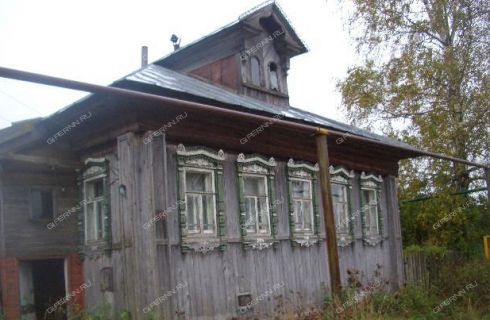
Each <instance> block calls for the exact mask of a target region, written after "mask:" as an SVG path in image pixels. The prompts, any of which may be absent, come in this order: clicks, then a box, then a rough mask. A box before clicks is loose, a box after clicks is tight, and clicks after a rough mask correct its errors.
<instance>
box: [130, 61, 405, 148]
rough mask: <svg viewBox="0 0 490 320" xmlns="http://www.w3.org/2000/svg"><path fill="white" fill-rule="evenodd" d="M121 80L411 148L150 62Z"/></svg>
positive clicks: (365, 131)
mask: <svg viewBox="0 0 490 320" xmlns="http://www.w3.org/2000/svg"><path fill="white" fill-rule="evenodd" d="M121 80H127V81H133V82H138V83H143V84H147V85H154V86H157V87H161V88H165V89H168V90H172V91H176V92H183V93H187V94H190V95H193V96H196V97H201V98H206V99H212V100H215V101H219V102H222V103H226V104H230V105H234V106H239V107H243V108H245V109H248V110H249V111H261V112H267V113H269V114H271V115H282V116H284V117H286V118H289V119H292V120H301V121H305V122H308V123H310V124H314V125H319V126H321V127H326V128H330V129H335V130H339V131H343V132H347V133H351V134H354V135H358V136H362V137H366V138H370V139H374V140H378V141H382V142H385V143H388V144H391V145H393V146H401V147H404V148H413V147H412V146H410V145H408V144H406V143H403V142H401V141H398V140H394V139H391V138H388V137H385V136H381V135H378V134H375V133H372V132H370V131H367V130H363V129H359V128H356V127H354V126H351V125H347V124H344V123H342V122H339V121H335V120H332V119H328V118H325V117H322V116H319V115H316V114H314V113H311V112H307V111H304V110H301V109H298V108H294V107H278V106H275V105H272V104H269V103H266V102H263V101H260V100H256V99H253V98H250V97H247V96H243V95H239V94H236V93H233V92H231V91H228V90H226V89H223V88H221V87H218V86H214V85H212V84H209V83H206V82H204V81H200V80H198V79H195V78H193V77H190V76H187V75H184V74H182V73H179V72H175V71H172V70H170V69H167V68H163V67H160V66H157V65H154V64H150V65H148V66H147V67H145V68H142V69H140V70H138V71H136V72H134V73H132V74H130V75H128V76H126V77H125V78H123V79H121Z"/></svg>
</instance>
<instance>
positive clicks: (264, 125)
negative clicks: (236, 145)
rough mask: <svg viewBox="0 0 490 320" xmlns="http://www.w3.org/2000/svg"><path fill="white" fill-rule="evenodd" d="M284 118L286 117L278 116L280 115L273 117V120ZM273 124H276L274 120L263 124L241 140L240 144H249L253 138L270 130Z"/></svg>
mask: <svg viewBox="0 0 490 320" xmlns="http://www.w3.org/2000/svg"><path fill="white" fill-rule="evenodd" d="M283 117H284V116H283V115H282V114H278V115H275V116H274V117H273V119H281V118H283ZM272 124H274V122H273V121H272V120H268V121H266V122H264V123H262V124H261V125H260V126H258V127H257V128H255V129H253V130H252V131H250V132H249V133H247V135H246V136H245V137H243V138H241V139H240V143H241V144H245V143H247V142H249V141H250V140H252V138H254V137H256V136H258V135H259V134H261V133H262V132H263V131H264V129H265V128H268V127H269V126H270V125H272Z"/></svg>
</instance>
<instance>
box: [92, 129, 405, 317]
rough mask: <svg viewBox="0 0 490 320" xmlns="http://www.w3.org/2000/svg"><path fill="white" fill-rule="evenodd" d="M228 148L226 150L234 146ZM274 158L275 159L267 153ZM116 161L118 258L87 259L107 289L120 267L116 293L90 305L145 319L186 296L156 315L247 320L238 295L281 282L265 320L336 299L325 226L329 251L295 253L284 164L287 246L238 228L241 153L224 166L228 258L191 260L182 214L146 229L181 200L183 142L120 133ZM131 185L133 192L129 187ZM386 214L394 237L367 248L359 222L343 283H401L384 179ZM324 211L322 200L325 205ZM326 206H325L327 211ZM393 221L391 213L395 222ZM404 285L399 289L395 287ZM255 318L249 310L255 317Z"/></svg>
mask: <svg viewBox="0 0 490 320" xmlns="http://www.w3.org/2000/svg"><path fill="white" fill-rule="evenodd" d="M225 152H226V150H225ZM264 156H267V155H264ZM107 157H108V158H109V160H110V162H111V164H110V167H111V170H110V183H111V211H112V213H111V215H112V238H113V240H112V242H113V250H112V253H111V255H107V254H102V255H99V256H97V255H94V256H93V257H86V258H85V261H84V268H85V277H86V278H87V279H92V280H93V282H94V283H99V281H100V280H101V279H100V276H101V273H100V270H101V269H102V268H104V267H111V268H112V269H113V275H114V292H113V293H107V292H106V293H102V292H101V291H100V288H99V287H98V286H93V287H91V288H89V289H88V290H87V305H88V306H96V305H100V303H101V302H102V301H104V299H105V300H106V301H109V302H111V301H112V302H113V304H114V306H115V308H116V309H117V310H119V311H121V310H129V311H131V313H132V314H133V315H135V318H136V319H144V317H145V316H146V314H144V312H143V310H144V309H145V307H148V306H149V304H150V303H151V302H152V301H154V300H155V299H158V298H159V297H161V296H163V295H165V294H167V293H168V292H170V291H172V290H175V289H176V288H177V287H179V286H180V287H182V288H180V289H178V290H176V293H175V294H171V295H170V297H168V298H167V299H165V301H163V302H162V303H161V304H160V305H159V307H158V308H157V309H156V312H157V315H158V316H164V317H165V319H230V318H232V317H239V316H241V314H240V312H239V311H238V301H237V295H238V294H241V293H250V294H252V298H256V297H258V296H260V295H261V294H264V293H265V292H267V291H268V290H271V289H272V288H274V286H280V288H278V289H276V290H274V292H273V294H272V295H271V296H270V300H268V299H265V300H264V301H262V302H260V303H258V304H256V305H255V306H254V311H255V312H258V313H260V314H261V315H262V316H268V315H272V314H274V313H276V314H277V313H278V312H279V311H280V312H284V311H287V310H295V311H297V310H298V309H303V310H309V309H311V308H320V307H321V306H322V303H323V300H324V298H325V297H326V296H327V295H328V294H329V292H330V290H329V276H328V274H329V273H328V266H327V254H326V246H325V240H324V238H325V234H324V232H323V230H324V228H323V222H321V238H322V241H321V243H320V244H319V245H315V246H312V247H310V248H298V247H292V246H291V243H290V241H289V225H288V213H287V209H288V208H287V205H288V204H287V185H286V176H285V173H286V168H285V161H284V160H287V159H284V160H282V161H278V166H277V168H276V179H275V183H276V192H277V200H278V201H279V202H280V204H279V205H278V207H277V209H278V219H279V230H278V239H279V240H280V241H279V244H278V247H277V248H276V249H273V248H269V249H265V250H263V251H254V250H247V251H245V250H244V249H243V248H242V244H241V242H240V233H239V224H238V216H239V214H238V195H237V189H236V188H237V186H236V176H237V174H236V154H233V153H226V163H225V167H224V176H225V202H226V235H227V242H228V245H227V247H226V249H225V251H224V252H219V251H216V252H212V253H208V254H200V253H186V254H183V253H182V252H181V249H180V243H179V227H178V217H177V211H176V210H168V215H167V219H166V220H165V221H160V222H158V223H156V224H155V226H154V227H152V228H150V229H146V228H144V225H145V223H147V222H148V221H150V219H151V218H152V217H153V216H154V214H155V213H156V212H157V211H162V210H165V209H168V208H173V207H175V204H176V203H177V179H176V178H177V168H176V144H174V143H170V144H167V142H166V141H165V139H164V138H163V137H162V136H160V137H156V138H155V139H153V141H152V142H151V143H148V144H144V143H143V139H142V137H141V136H138V135H135V134H133V133H128V134H126V135H123V136H120V137H119V139H118V146H117V150H115V151H114V153H113V154H108V155H107ZM354 181H355V183H354V185H353V192H352V204H353V208H352V210H353V211H358V210H359V209H360V203H359V173H357V174H356V177H355V178H354ZM121 185H124V186H125V187H126V195H125V196H123V195H121V194H120V192H119V187H120V186H121ZM382 190H383V191H384V192H383V193H382V194H383V198H382V213H383V218H384V221H385V222H384V224H383V227H384V231H383V235H384V236H385V239H384V241H383V242H382V244H380V245H377V246H375V247H371V246H367V245H364V244H363V241H362V231H361V221H360V218H357V219H356V220H355V235H356V240H355V243H353V244H352V245H350V246H348V247H345V248H339V250H340V264H341V265H340V266H341V272H342V282H343V284H344V285H347V283H348V274H347V269H351V270H353V271H356V270H357V271H359V276H358V277H359V280H360V281H361V282H362V283H363V284H364V285H367V284H368V282H369V281H373V280H374V279H376V278H377V279H382V280H386V281H388V283H395V282H396V283H401V281H402V272H403V271H402V272H401V273H400V270H399V269H400V268H401V267H402V265H401V264H402V261H401V260H400V261H399V260H398V259H399V256H398V253H399V252H398V250H399V248H400V245H401V239H400V238H399V229H396V228H394V226H396V225H397V224H398V223H399V217H398V211H397V210H395V211H394V209H393V208H396V207H397V204H396V194H394V192H395V188H394V178H393V177H391V176H390V177H384V183H383V189H382ZM320 205H321V204H320ZM320 208H321V207H320ZM390 216H391V217H390ZM393 286H395V284H393ZM245 315H248V314H245Z"/></svg>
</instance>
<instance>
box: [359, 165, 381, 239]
mask: <svg viewBox="0 0 490 320" xmlns="http://www.w3.org/2000/svg"><path fill="white" fill-rule="evenodd" d="M360 181H361V213H362V236H363V240H364V243H365V244H368V245H372V246H375V245H377V244H378V243H380V242H381V241H383V218H382V211H381V187H382V183H383V178H382V177H381V176H375V175H373V174H369V175H368V174H366V173H364V172H362V174H361V178H360Z"/></svg>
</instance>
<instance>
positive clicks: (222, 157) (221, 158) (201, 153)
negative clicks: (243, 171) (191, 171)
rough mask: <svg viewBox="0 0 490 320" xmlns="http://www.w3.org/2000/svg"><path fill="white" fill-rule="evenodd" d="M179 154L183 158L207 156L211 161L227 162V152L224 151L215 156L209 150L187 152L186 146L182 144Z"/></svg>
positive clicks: (179, 147) (178, 150)
mask: <svg viewBox="0 0 490 320" xmlns="http://www.w3.org/2000/svg"><path fill="white" fill-rule="evenodd" d="M177 154H178V155H181V156H206V157H209V158H211V159H215V160H218V161H224V160H225V152H224V151H223V150H222V149H220V150H219V151H218V153H217V154H213V153H211V152H209V151H207V150H204V149H197V150H189V151H187V150H186V149H185V146H184V145H183V144H182V143H180V144H179V145H178V146H177Z"/></svg>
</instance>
